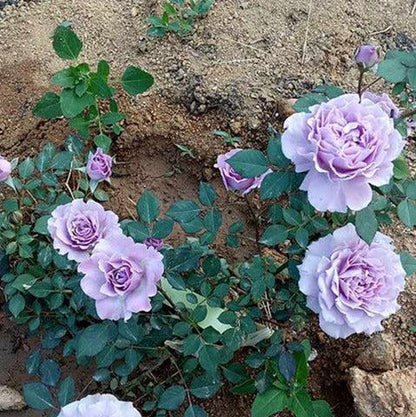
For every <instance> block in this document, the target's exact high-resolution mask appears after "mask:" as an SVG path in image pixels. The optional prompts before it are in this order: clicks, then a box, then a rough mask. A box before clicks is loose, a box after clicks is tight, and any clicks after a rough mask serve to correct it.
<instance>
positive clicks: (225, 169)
mask: <svg viewBox="0 0 416 417" xmlns="http://www.w3.org/2000/svg"><path fill="white" fill-rule="evenodd" d="M240 151H241V149H233V150H231V151H229V152H227V153H225V154H223V155H218V157H217V163H216V164H215V165H214V167H215V168H218V169H219V170H220V173H221V177H222V181H223V183H224V186H225V188H226V189H227V190H228V191H229V190H232V191H241V192H242V194H243V195H244V194H247V193H249V192H250V191H252V190H254V189H256V188H260V186H261V183H262V181H263V179H264V177H265V176H266V175H267V174H269V173H270V172H271V171H267V172H266V173H264V174H263V175H260V176H258V177H254V178H243V177H242V176H241V175H240V174H238V173H237V172H235V171H234V169H233V168H232V167H231V165H230V164H228V163H227V159H229V158H231V157H232V156H234V155H235V154H236V153H238V152H240Z"/></svg>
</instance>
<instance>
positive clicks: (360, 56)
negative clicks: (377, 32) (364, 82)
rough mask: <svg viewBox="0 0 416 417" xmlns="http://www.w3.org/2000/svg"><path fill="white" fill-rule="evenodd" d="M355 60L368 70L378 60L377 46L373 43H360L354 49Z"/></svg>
mask: <svg viewBox="0 0 416 417" xmlns="http://www.w3.org/2000/svg"><path fill="white" fill-rule="evenodd" d="M354 58H355V62H356V63H357V64H358V66H359V67H360V68H362V69H364V70H368V69H370V68H371V67H373V66H374V65H375V64H377V63H378V61H379V60H380V58H379V56H378V52H377V48H376V47H375V46H374V45H361V46H360V47H359V48H358V49H357V50H356V51H355V56H354Z"/></svg>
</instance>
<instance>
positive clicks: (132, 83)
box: [121, 66, 154, 96]
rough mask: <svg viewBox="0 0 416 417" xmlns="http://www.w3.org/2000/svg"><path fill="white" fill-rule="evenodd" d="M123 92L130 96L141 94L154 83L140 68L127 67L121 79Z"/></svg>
mask: <svg viewBox="0 0 416 417" xmlns="http://www.w3.org/2000/svg"><path fill="white" fill-rule="evenodd" d="M121 82H122V84H123V88H124V90H126V92H127V93H128V94H130V95H131V96H135V95H137V94H142V93H144V92H145V91H146V90H148V89H149V88H150V87H151V86H152V85H153V83H154V79H153V77H152V75H151V74H149V73H148V72H146V71H143V70H142V69H140V68H137V67H133V66H129V67H127V69H126V71H125V72H124V74H123V77H122V79H121Z"/></svg>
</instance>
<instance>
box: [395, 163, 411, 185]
mask: <svg viewBox="0 0 416 417" xmlns="http://www.w3.org/2000/svg"><path fill="white" fill-rule="evenodd" d="M409 175H410V171H409V167H408V166H407V163H406V161H405V160H404V159H396V160H395V161H393V176H394V178H396V179H397V180H403V179H405V178H408V177H409Z"/></svg>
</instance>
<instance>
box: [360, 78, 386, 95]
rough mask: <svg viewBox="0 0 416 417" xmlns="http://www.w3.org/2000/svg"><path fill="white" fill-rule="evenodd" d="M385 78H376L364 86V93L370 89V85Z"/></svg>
mask: <svg viewBox="0 0 416 417" xmlns="http://www.w3.org/2000/svg"><path fill="white" fill-rule="evenodd" d="M382 79H383V78H382V77H378V78H376V79H375V80H374V81H372V82H371V83H370V84H367V85H366V86H365V87H363V89H362V91H361V92H362V93H364V91H365V90H368V89H369V88H370V87H372V86H373V85H374V84H376V83H378V82H379V81H381V80H382Z"/></svg>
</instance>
